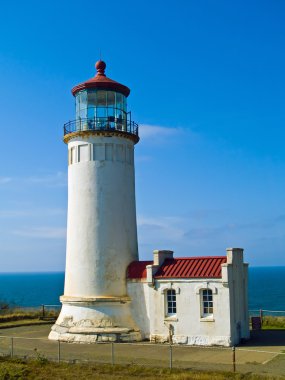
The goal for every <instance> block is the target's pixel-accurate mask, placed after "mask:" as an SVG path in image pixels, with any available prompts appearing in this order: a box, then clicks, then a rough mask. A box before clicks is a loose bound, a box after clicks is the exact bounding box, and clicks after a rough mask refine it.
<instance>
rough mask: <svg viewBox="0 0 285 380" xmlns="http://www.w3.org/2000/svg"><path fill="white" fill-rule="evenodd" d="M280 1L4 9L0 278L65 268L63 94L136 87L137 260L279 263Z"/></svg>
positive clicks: (283, 246)
mask: <svg viewBox="0 0 285 380" xmlns="http://www.w3.org/2000/svg"><path fill="white" fill-rule="evenodd" d="M284 17H285V3H284V2H283V1H280V0H279V1H278V0H273V1H262V0H259V1H238V2H237V1H236V2H233V1H227V0H225V1H206V0H205V1H192V0H188V1H186V0H185V1H181V0H178V1H176V2H175V3H173V1H168V0H164V1H159V0H157V1H149V0H146V1H144V2H134V1H123V0H122V1H120V2H118V1H112V0H111V1H108V2H99V1H85V2H84V3H82V4H81V3H79V2H78V1H72V0H69V1H65V0H62V1H53V0H51V1H49V2H39V1H29V0H27V1H25V2H22V1H14V2H4V3H3V4H1V14H0V33H1V40H0V81H1V92H0V100H1V107H0V113H1V136H2V145H1V157H2V164H1V166H0V167H1V171H0V194H1V198H0V243H1V244H0V258H1V261H0V272H6V271H7V272H9V271H58V270H64V262H65V233H66V206H67V186H66V180H67V151H66V146H65V145H64V144H63V142H62V133H63V130H62V126H63V124H64V123H65V122H66V121H68V120H72V119H73V118H74V101H73V97H72V95H71V93H70V89H71V88H72V87H73V86H74V85H76V84H78V83H80V82H81V81H83V80H86V79H88V78H90V77H92V76H93V75H94V73H95V69H94V63H95V62H96V60H97V59H98V58H99V52H100V50H101V52H102V58H103V59H104V60H105V61H106V63H107V70H106V72H107V75H108V76H109V77H111V78H113V79H115V80H117V81H119V82H121V83H123V84H125V85H127V86H129V87H130V88H131V95H130V97H129V102H128V105H129V109H130V110H131V111H132V115H133V119H134V120H135V121H137V122H138V123H139V124H140V135H141V141H140V142H139V144H138V145H137V146H136V153H135V154H136V193H137V215H138V236H139V251H140V257H141V258H142V259H148V258H151V254H152V250H153V249H173V250H174V251H175V254H176V255H177V256H197V255H223V254H224V253H225V249H226V247H230V246H234V247H243V248H244V249H245V257H246V260H247V261H248V262H249V263H250V264H251V265H252V266H256V265H285V196H284V194H285V149H284V141H285V130H284V125H285V107H284V103H285V102H284V101H285V70H284V67H285V51H284V45H285V27H284Z"/></svg>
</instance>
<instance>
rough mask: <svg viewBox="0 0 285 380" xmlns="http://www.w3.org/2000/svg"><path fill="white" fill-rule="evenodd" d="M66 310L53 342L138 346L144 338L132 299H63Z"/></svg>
mask: <svg viewBox="0 0 285 380" xmlns="http://www.w3.org/2000/svg"><path fill="white" fill-rule="evenodd" d="M60 300H61V302H62V310H61V312H60V315H59V317H58V319H57V321H56V323H55V324H54V325H53V327H52V329H51V332H50V334H49V339H51V340H60V341H63V342H70V343H96V342H137V341H141V340H142V335H141V333H140V331H139V329H138V328H137V326H136V324H135V322H134V321H133V318H132V316H131V311H130V298H129V297H84V298H82V297H66V296H62V297H61V298H60Z"/></svg>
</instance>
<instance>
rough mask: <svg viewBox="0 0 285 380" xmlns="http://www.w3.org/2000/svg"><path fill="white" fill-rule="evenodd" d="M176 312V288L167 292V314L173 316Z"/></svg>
mask: <svg viewBox="0 0 285 380" xmlns="http://www.w3.org/2000/svg"><path fill="white" fill-rule="evenodd" d="M175 314H176V292H175V290H174V289H169V290H167V292H166V315H167V316H171V315H175Z"/></svg>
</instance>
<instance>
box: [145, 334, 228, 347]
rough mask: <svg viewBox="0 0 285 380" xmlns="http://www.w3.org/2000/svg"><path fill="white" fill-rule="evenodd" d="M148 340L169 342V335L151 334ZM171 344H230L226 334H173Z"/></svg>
mask: <svg viewBox="0 0 285 380" xmlns="http://www.w3.org/2000/svg"><path fill="white" fill-rule="evenodd" d="M150 341H151V342H152V343H169V335H165V334H151V336H150ZM172 343H173V344H186V345H189V346H226V347H230V346H231V345H232V343H231V339H230V337H228V336H206V335H195V336H193V335H191V336H187V335H173V336H172Z"/></svg>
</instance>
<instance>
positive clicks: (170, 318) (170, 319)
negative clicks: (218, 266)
mask: <svg viewBox="0 0 285 380" xmlns="http://www.w3.org/2000/svg"><path fill="white" fill-rule="evenodd" d="M164 321H165V322H177V321H178V318H177V317H175V316H173V317H164Z"/></svg>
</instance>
